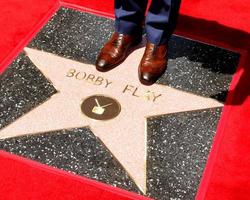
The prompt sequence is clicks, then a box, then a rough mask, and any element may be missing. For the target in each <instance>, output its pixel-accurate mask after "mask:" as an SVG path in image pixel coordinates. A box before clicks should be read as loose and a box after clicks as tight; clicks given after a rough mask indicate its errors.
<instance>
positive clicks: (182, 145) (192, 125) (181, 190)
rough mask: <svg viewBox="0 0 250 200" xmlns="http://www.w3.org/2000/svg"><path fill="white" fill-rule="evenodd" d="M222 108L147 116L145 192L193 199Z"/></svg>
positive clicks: (156, 196)
mask: <svg viewBox="0 0 250 200" xmlns="http://www.w3.org/2000/svg"><path fill="white" fill-rule="evenodd" d="M220 114H221V108H214V109H206V110H201V111H195V112H184V113H176V114H170V115H164V116H161V117H152V118H150V119H148V159H147V167H148V171H147V176H148V180H147V186H148V195H149V196H151V197H153V198H155V199H159V200H161V199H166V200H168V199H185V200H189V199H190V200H191V199H195V194H196V191H197V188H198V185H199V183H200V178H201V175H202V172H203V169H204V167H205V163H206V160H207V156H208V153H209V151H210V147H211V144H212V140H213V136H214V134H215V131H216V127H217V122H218V120H219V118H220Z"/></svg>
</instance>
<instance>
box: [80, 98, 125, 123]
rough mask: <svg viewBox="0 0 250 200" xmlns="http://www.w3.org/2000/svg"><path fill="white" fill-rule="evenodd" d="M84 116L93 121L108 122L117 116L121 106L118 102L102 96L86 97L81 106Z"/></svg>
mask: <svg viewBox="0 0 250 200" xmlns="http://www.w3.org/2000/svg"><path fill="white" fill-rule="evenodd" d="M81 110H82V112H83V114H84V115H86V116H87V117H89V118H91V119H95V120H110V119H113V118H115V117H117V116H118V115H119V113H120V112H121V106H120V104H119V102H118V101H117V100H115V99H113V98H111V97H108V96H104V95H93V96H90V97H87V98H86V99H85V100H84V101H83V102H82V104H81Z"/></svg>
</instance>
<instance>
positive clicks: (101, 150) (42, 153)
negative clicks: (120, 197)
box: [0, 128, 139, 192]
mask: <svg viewBox="0 0 250 200" xmlns="http://www.w3.org/2000/svg"><path fill="white" fill-rule="evenodd" d="M0 149H4V150H6V151H9V152H12V153H15V154H17V155H21V156H24V157H27V158H30V159H33V160H36V161H40V162H42V163H44V164H48V165H52V166H54V167H57V168H60V169H64V170H66V171H70V172H73V173H76V174H79V175H83V176H87V177H91V178H92V179H95V180H98V181H102V182H105V183H108V184H111V185H113V186H116V187H121V188H124V189H126V190H130V191H134V192H139V191H138V189H137V187H136V185H135V184H134V183H133V182H132V181H131V179H130V178H129V177H128V175H127V173H126V172H125V171H124V169H123V168H122V167H121V166H120V164H119V163H118V162H117V161H116V160H115V159H114V158H113V156H112V155H111V154H110V153H109V152H108V150H107V149H106V148H105V147H104V146H103V145H102V143H101V142H100V141H99V140H98V138H96V137H95V136H94V135H93V134H92V133H91V131H90V130H89V129H87V128H82V129H71V130H62V131H56V132H51V133H47V134H40V135H34V136H22V137H18V138H11V139H5V140H0Z"/></svg>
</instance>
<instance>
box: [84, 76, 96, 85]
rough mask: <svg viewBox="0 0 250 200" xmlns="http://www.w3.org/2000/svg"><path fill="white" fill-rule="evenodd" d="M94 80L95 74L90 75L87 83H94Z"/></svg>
mask: <svg viewBox="0 0 250 200" xmlns="http://www.w3.org/2000/svg"><path fill="white" fill-rule="evenodd" d="M94 78H95V75H94V74H89V75H88V77H87V78H86V81H88V82H89V80H90V83H94Z"/></svg>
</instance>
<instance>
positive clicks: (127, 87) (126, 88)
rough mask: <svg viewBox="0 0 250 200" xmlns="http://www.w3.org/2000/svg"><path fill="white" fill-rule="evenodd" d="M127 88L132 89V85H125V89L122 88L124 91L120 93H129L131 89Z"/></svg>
mask: <svg viewBox="0 0 250 200" xmlns="http://www.w3.org/2000/svg"><path fill="white" fill-rule="evenodd" d="M129 87H132V88H133V87H134V86H132V85H126V87H125V88H124V90H123V91H122V93H125V92H126V91H131V88H129Z"/></svg>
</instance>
